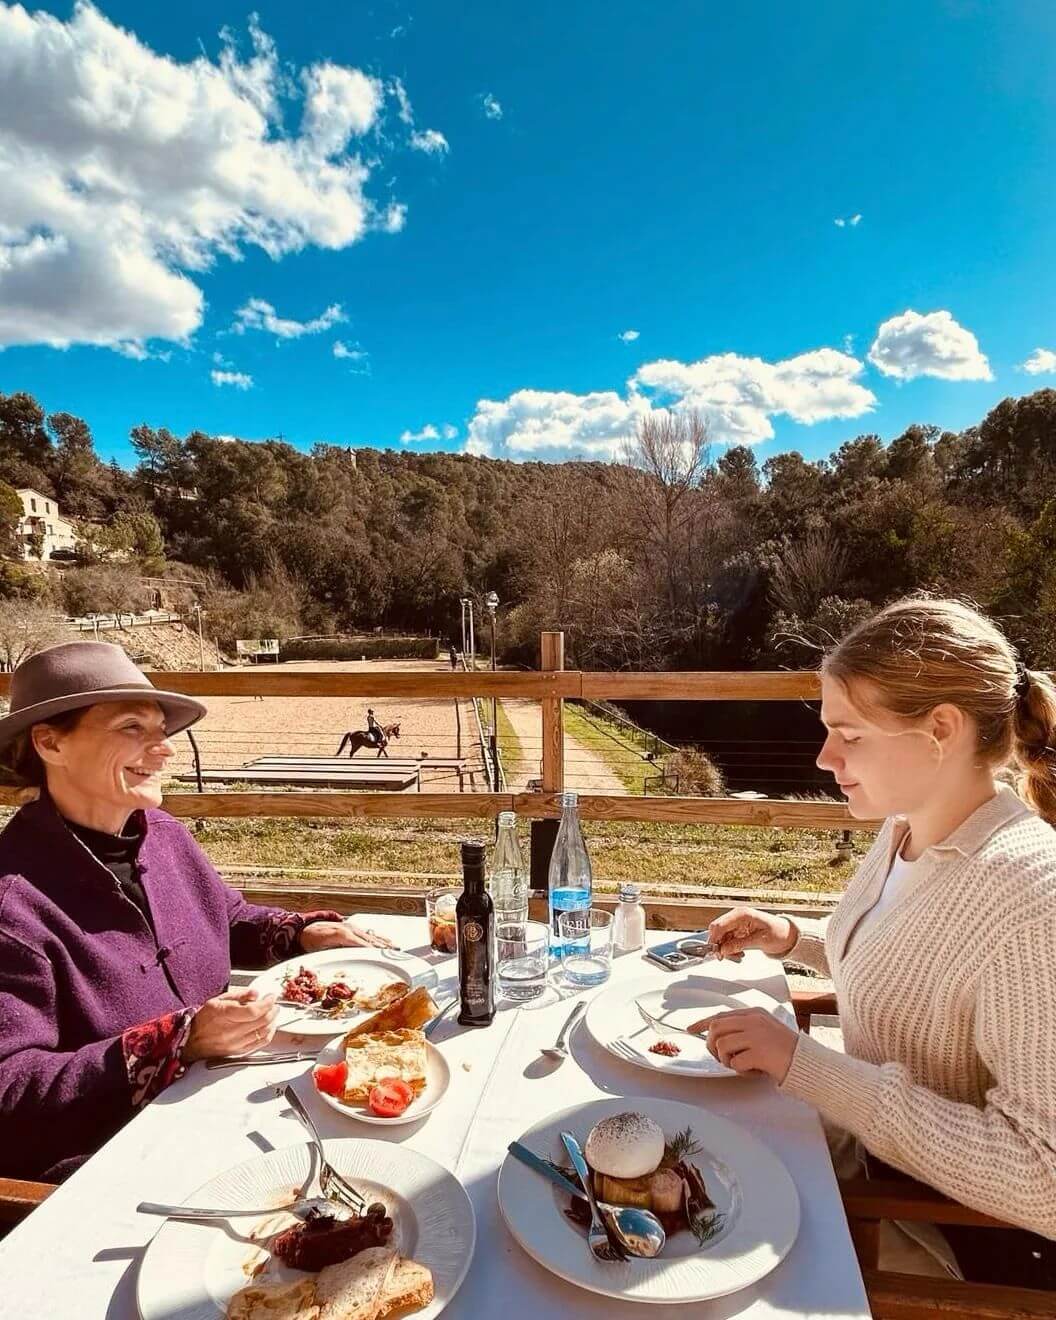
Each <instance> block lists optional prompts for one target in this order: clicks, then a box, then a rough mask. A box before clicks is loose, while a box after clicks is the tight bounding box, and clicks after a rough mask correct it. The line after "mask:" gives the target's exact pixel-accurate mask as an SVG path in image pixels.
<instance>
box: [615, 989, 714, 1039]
mask: <svg viewBox="0 0 1056 1320" xmlns="http://www.w3.org/2000/svg"><path fill="white" fill-rule="evenodd" d="M634 1006H635V1008H636V1009H637V1010H638V1012H639V1014H640V1015H641V1017H642V1020H643V1021H645V1022H647V1023H648V1024H649V1026H651V1027H652V1028H653V1029H654V1031H657V1032H659V1033H660V1034H662V1035H666V1034H669V1033H671V1032H675V1033H677V1034H678V1035H680V1036H690V1037H691V1038H692V1039H693V1040H704V1039H705V1035H704V1033H703V1032H697V1031H687V1029H686V1028H685V1027H676V1026H675V1025H674V1024H673V1023H671V1022H665V1021H664V1020H663V1018H658V1017H653V1015H652V1013H650V1012H648V1011H647V1010H646V1009H644V1008H643V1007H642V1005H641V1003H640V1001H639V1000H637V999H636V1000H635V1001H634ZM701 1011H702V1012H706V1011H707V1010H706V1009H702V1010H701ZM728 1011H729V1010H727V1009H723V1008H717V1009H715V1010H714V1011H713V1012H712V1013H709V1014H708V1016H707V1018H705V1019H702V1020H703V1021H709V1022H710V1020H711V1019H712V1018H713V1017H718V1015H719V1014H720V1013H725V1012H728Z"/></svg>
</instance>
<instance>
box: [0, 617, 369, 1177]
mask: <svg viewBox="0 0 1056 1320" xmlns="http://www.w3.org/2000/svg"><path fill="white" fill-rule="evenodd" d="M204 714H205V707H204V706H202V705H201V704H200V703H199V702H197V701H194V700H192V699H191V698H190V697H186V696H181V695H180V694H178V693H175V692H164V691H160V690H158V689H156V688H154V687H153V686H152V685H151V684H150V682H149V681H148V680H147V678H146V677H145V676H144V675H143V674H141V673H140V671H139V670H138V669H137V668H136V666H135V665H134V664H133V663H132V661H131V660H130V659H129V658H128V657H127V656H126V654H125V653H124V651H122V650H121V648H120V647H117V646H110V645H108V644H106V643H102V642H72V643H69V644H67V645H63V646H54V647H51V648H50V649H48V650H46V651H41V652H40V653H38V654H37V655H34V656H32V657H30V658H29V659H28V660H26V661H25V662H24V663H23V664H22V665H20V666H19V667H18V669H16V670H15V672H14V674H13V675H12V678H11V708H10V712H9V714H8V715H7V716H6V717H4V718H3V719H0V757H2V758H3V760H4V761H5V762H6V764H7V767H8V768H9V770H10V771H12V772H13V774H14V775H15V777H16V779H17V781H18V782H19V783H20V784H22V785H24V786H25V787H27V788H31V789H35V790H37V793H36V800H34V801H31V802H28V803H27V804H26V805H24V806H23V807H21V808H20V810H19V811H18V812H17V813H16V814H15V816H14V818H13V819H12V820H11V821H10V823H9V824H8V825H7V827H6V829H4V831H3V832H2V833H0V1150H2V1151H3V1169H2V1170H0V1172H3V1174H4V1175H5V1176H8V1177H22V1178H30V1179H45V1180H48V1181H56V1180H60V1179H62V1178H64V1177H66V1176H67V1175H68V1174H70V1173H71V1172H72V1171H73V1170H74V1169H75V1168H77V1166H78V1165H79V1164H81V1163H82V1162H83V1161H84V1160H85V1159H86V1158H87V1157H88V1156H89V1155H91V1154H92V1153H93V1152H94V1151H96V1150H98V1148H99V1147H100V1146H101V1145H102V1144H103V1143H104V1142H105V1141H107V1140H108V1139H109V1138H110V1137H111V1136H112V1135H113V1134H114V1133H115V1132H116V1131H117V1130H118V1129H119V1128H120V1127H121V1126H122V1125H123V1124H124V1123H125V1122H127V1120H128V1119H129V1118H131V1117H132V1115H133V1114H134V1113H135V1112H136V1111H137V1110H138V1109H139V1108H140V1107H141V1106H142V1105H144V1104H146V1103H147V1102H148V1101H149V1100H151V1099H153V1098H154V1096H155V1095H157V1094H158V1092H159V1091H160V1090H162V1088H163V1087H165V1086H167V1085H168V1084H169V1083H170V1082H172V1081H173V1080H174V1079H175V1078H177V1077H179V1076H180V1075H181V1074H182V1072H183V1071H184V1069H185V1068H186V1066H187V1065H188V1064H189V1063H192V1062H193V1061H194V1060H196V1059H201V1058H206V1057H208V1056H210V1055H214V1054H236V1053H242V1052H244V1051H248V1050H252V1049H254V1048H256V1047H258V1046H261V1045H264V1044H265V1043H266V1042H267V1041H269V1040H270V1039H271V1037H272V1035H273V1034H274V1031H275V1015H276V1009H275V1002H274V998H273V997H272V996H263V997H258V996H257V995H256V993H255V992H254V991H251V990H235V991H231V990H228V989H227V986H228V981H229V979H230V973H231V966H232V963H235V964H238V965H241V966H244V967H266V966H268V965H269V964H271V963H274V962H278V961H280V960H281V959H283V958H287V957H290V956H293V955H294V954H296V953H297V952H298V951H300V952H305V953H309V952H315V951H316V950H318V949H326V948H335V947H339V946H343V945H354V944H369V943H387V941H384V940H381V939H380V938H379V937H376V936H373V935H371V934H370V933H368V932H365V931H361V930H359V929H357V927H355V926H353V925H351V924H349V923H347V922H345V921H344V920H343V919H342V917H341V914H340V913H338V912H312V913H307V914H303V913H292V912H284V911H282V910H279V909H275V908H265V907H255V906H253V905H252V904H249V903H246V902H245V901H244V899H243V898H242V897H241V896H240V895H239V894H238V893H236V892H235V891H234V890H232V889H229V888H228V887H227V886H226V885H225V884H224V883H223V882H222V881H221V879H220V877H219V876H218V875H217V873H216V871H215V870H214V869H213V867H212V865H211V864H210V862H209V859H208V858H207V857H206V856H205V854H204V853H203V852H202V850H201V848H199V846H198V844H197V843H196V842H195V841H194V839H193V838H192V836H191V835H190V833H189V832H188V831H187V829H186V828H185V827H184V826H183V825H181V824H180V823H179V822H178V821H177V820H175V819H173V817H171V816H169V815H167V814H166V813H165V812H163V811H160V810H158V806H159V804H160V802H161V796H162V795H161V784H162V773H163V770H164V767H165V765H166V763H167V761H168V760H169V758H170V757H171V756H172V755H173V749H172V744H171V742H170V741H169V739H170V738H171V737H172V736H173V735H174V734H177V733H179V732H180V731H181V730H183V729H186V728H189V727H190V726H191V725H192V724H194V723H195V722H196V721H197V720H200V719H201V718H202V716H203V715H204Z"/></svg>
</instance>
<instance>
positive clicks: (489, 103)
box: [480, 92, 502, 119]
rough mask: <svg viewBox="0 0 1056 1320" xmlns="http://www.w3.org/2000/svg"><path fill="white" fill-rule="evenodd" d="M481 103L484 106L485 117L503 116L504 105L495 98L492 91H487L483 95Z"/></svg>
mask: <svg viewBox="0 0 1056 1320" xmlns="http://www.w3.org/2000/svg"><path fill="white" fill-rule="evenodd" d="M480 103H481V105H482V106H483V107H484V114H485V117H486V118H488V119H501V118H502V105H501V104H500V103H499V101H497V100H496V99H495V97H494V96H492V94H491V93H490V92H486V93H485V94H484V96H482V97H481V102H480Z"/></svg>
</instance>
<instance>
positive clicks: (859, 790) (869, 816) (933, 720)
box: [817, 674, 969, 820]
mask: <svg viewBox="0 0 1056 1320" xmlns="http://www.w3.org/2000/svg"><path fill="white" fill-rule="evenodd" d="M856 695H857V697H858V703H857V704H856V702H855V700H854V697H855V696H856ZM821 721H822V723H823V724H824V725H825V728H826V730H827V736H826V738H825V743H824V745H823V747H822V749H821V752H820V754H819V756H818V762H817V763H818V765H819V766H820V768H821V769H822V770H828V771H830V772H831V773H832V774H833V775H834V776H835V778H836V782H837V784H838V785H839V787H840V791H841V792H842V793H843V794H844V795H845V796H846V798H847V806H848V808H849V809H850V813H851V815H852V816H854V817H855V818H856V819H858V820H879V819H882V818H883V817H886V816H893V815H912V814H913V813H914V812H915V811H917V810H919V809H920V807H921V806H922V805H923V804H925V803H927V802H928V801H929V800H931V799H932V798H933V797H934V795H935V793H936V791H937V784H938V781H939V780H940V778H941V777H942V774H943V768H944V763H945V764H946V766H947V767H948V762H947V755H948V753H949V752H950V751H952V750H954V749H955V748H961V747H962V745H963V744H964V740H965V736H966V735H968V734H969V730H968V729H967V728H965V726H964V716H963V712H960V711H957V710H956V708H954V707H948V706H938V707H936V708H935V710H934V711H932V712H930V713H929V714H928V715H927V716H925V717H924V718H923V719H921V720H914V721H909V720H904V719H901V718H900V717H899V716H897V715H892V714H891V713H890V712H888V711H885V710H884V709H883V707H882V705H881V704H880V701H879V698H878V693H876V691H875V689H874V688H873V685H872V684H870V683H869V682H868V681H865V680H860V681H859V682H858V683H857V684H856V685H855V691H853V692H852V691H851V690H849V689H848V688H847V687H845V686H844V684H843V683H841V682H839V681H838V680H836V679H834V678H831V677H830V676H828V675H826V674H823V675H822V680H821Z"/></svg>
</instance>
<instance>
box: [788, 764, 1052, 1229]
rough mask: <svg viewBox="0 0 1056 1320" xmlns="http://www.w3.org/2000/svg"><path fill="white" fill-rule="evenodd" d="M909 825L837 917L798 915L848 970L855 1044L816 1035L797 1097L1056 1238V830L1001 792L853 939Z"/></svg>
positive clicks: (809, 953) (845, 990)
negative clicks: (832, 1045) (836, 1044)
mask: <svg viewBox="0 0 1056 1320" xmlns="http://www.w3.org/2000/svg"><path fill="white" fill-rule="evenodd" d="M907 828H908V827H907V825H906V822H905V821H904V820H903V819H901V818H898V817H893V818H892V819H890V820H888V821H886V822H885V824H884V826H883V828H882V829H881V831H880V833H879V835H878V836H877V839H876V842H875V843H874V845H873V847H872V848H871V849H870V851H869V853H868V854H867V856H866V857H865V859H864V861H863V862H862V865H861V867H860V868H859V870H858V873H857V875H856V876H855V877H854V879H853V880H852V882H851V884H850V886H849V887H848V889H847V893H846V894H845V896H844V898H843V900H842V902H841V903H840V905H839V907H838V908H837V909H836V911H835V912H834V913H833V915H832V916H831V917H829V918H828V919H827V921H825V922H806V921H804V922H799V923H797V924H798V926H799V936H800V937H799V940H798V942H797V944H796V946H795V948H794V949H793V950H792V952H791V953H790V954H789V955H788V956H789V957H790V958H793V959H795V960H796V961H799V962H803V963H805V964H807V965H808V966H811V967H814V968H816V969H817V970H818V971H821V972H823V973H828V974H830V975H831V976H832V979H833V982H834V984H835V987H836V994H837V997H838V1000H839V1006H840V1025H841V1027H842V1028H843V1038H844V1046H845V1049H846V1053H845V1054H841V1053H839V1052H838V1051H837V1050H833V1049H829V1048H827V1047H826V1046H824V1045H822V1044H820V1043H819V1042H818V1041H816V1040H814V1039H812V1038H811V1037H810V1036H807V1035H800V1037H799V1039H798V1042H797V1045H796V1051H795V1054H794V1055H793V1058H792V1066H791V1067H790V1068H789V1071H788V1075H787V1077H786V1078H785V1080H784V1082H783V1083H782V1085H781V1089H782V1090H783V1091H784V1092H786V1093H787V1094H790V1095H794V1096H798V1097H799V1098H800V1099H802V1100H806V1101H807V1102H808V1103H810V1104H812V1105H814V1106H815V1107H816V1108H817V1109H818V1110H819V1111H820V1112H821V1113H822V1114H823V1115H824V1116H825V1118H826V1119H828V1120H829V1121H830V1122H832V1123H834V1124H837V1125H838V1126H840V1127H842V1128H845V1129H846V1130H847V1131H849V1132H851V1133H853V1134H854V1135H855V1136H856V1137H858V1138H859V1140H860V1141H861V1142H862V1143H863V1145H865V1147H866V1148H867V1149H868V1150H869V1151H871V1152H872V1153H873V1154H874V1155H876V1156H877V1157H878V1158H879V1159H882V1160H886V1161H887V1163H888V1164H891V1165H893V1166H894V1167H895V1168H898V1169H902V1170H903V1171H904V1172H905V1173H908V1174H911V1175H912V1176H913V1177H915V1178H919V1179H920V1180H921V1181H922V1182H926V1183H928V1184H930V1185H931V1186H933V1187H937V1188H938V1189H939V1190H940V1191H942V1192H945V1193H946V1194H947V1195H948V1196H951V1197H953V1198H955V1199H956V1200H958V1201H960V1202H962V1203H963V1204H965V1205H968V1206H971V1207H973V1208H974V1209H976V1210H982V1211H984V1212H985V1213H987V1214H991V1215H994V1216H996V1217H997V1218H999V1219H1004V1220H1007V1221H1009V1222H1011V1223H1015V1224H1020V1225H1022V1226H1023V1227H1024V1228H1029V1229H1032V1230H1033V1231H1034V1232H1036V1233H1040V1234H1042V1235H1044V1236H1045V1237H1049V1238H1056V830H1053V829H1052V827H1051V826H1049V825H1047V824H1046V823H1045V822H1044V821H1042V820H1041V819H1039V817H1037V816H1036V815H1035V814H1034V813H1033V812H1032V811H1031V810H1030V809H1029V808H1028V807H1026V806H1025V805H1024V804H1023V803H1022V802H1021V801H1020V799H1019V798H1018V797H1017V796H1016V795H1015V793H1013V792H1012V790H1011V789H1009V788H1006V787H1003V786H1002V787H1000V788H998V790H997V794H996V796H995V797H993V798H992V799H991V800H990V801H988V802H986V803H984V804H983V805H982V806H981V807H979V808H978V810H977V811H975V812H973V814H972V815H971V816H970V817H969V818H968V820H966V821H965V822H964V824H963V825H960V826H959V827H958V828H957V829H956V830H955V831H954V832H953V833H952V834H951V835H950V836H949V837H948V838H947V839H945V840H944V841H943V843H941V844H937V845H936V846H934V847H932V848H928V849H927V850H926V851H925V852H924V853H923V854H922V855H921V858H920V860H919V862H918V864H917V868H916V869H917V871H918V874H917V875H916V876H915V877H914V884H913V889H912V892H911V893H909V894H907V895H906V896H905V897H904V898H902V899H900V900H899V902H897V903H896V904H895V905H894V906H893V907H892V908H890V910H888V911H887V912H885V913H884V914H883V915H882V916H881V917H879V918H877V920H876V921H875V923H873V924H871V925H870V926H869V927H868V929H867V930H863V931H861V932H860V934H859V937H858V938H857V939H855V940H854V941H853V944H852V945H851V947H850V948H848V943H849V941H850V939H851V935H852V934H853V932H854V930H855V927H856V926H857V925H858V923H859V921H860V920H861V918H862V916H863V915H864V914H865V913H866V912H867V911H868V910H869V908H871V907H872V905H873V904H874V903H875V902H876V900H877V897H878V896H879V894H880V891H881V889H882V888H883V884H884V879H885V877H886V875H887V872H888V869H889V866H890V862H891V858H892V856H893V854H894V851H895V849H896V848H898V846H899V844H900V843H901V841H902V839H903V838H904V837H905V834H906V831H907ZM826 927H827V929H826Z"/></svg>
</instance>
